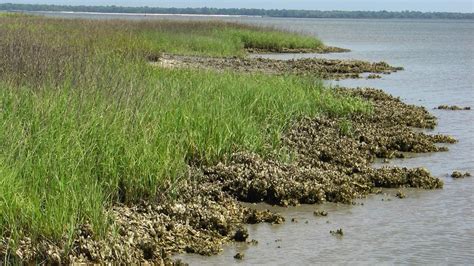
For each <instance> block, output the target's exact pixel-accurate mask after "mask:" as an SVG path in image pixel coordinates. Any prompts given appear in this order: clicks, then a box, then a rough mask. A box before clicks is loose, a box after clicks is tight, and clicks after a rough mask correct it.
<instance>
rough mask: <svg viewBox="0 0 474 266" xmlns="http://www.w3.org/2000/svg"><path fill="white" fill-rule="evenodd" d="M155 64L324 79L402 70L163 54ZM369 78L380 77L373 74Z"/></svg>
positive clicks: (366, 64)
mask: <svg viewBox="0 0 474 266" xmlns="http://www.w3.org/2000/svg"><path fill="white" fill-rule="evenodd" d="M151 59H153V60H151ZM151 59H150V60H151V61H152V64H154V65H157V66H161V67H167V68H173V67H181V68H204V69H213V70H218V71H223V70H232V71H239V72H249V73H254V72H261V73H267V74H278V75H284V74H297V75H312V76H318V77H320V78H323V79H342V78H362V75H361V74H363V73H383V74H390V73H392V72H396V71H398V70H402V69H403V68H401V67H393V66H390V65H389V64H387V63H386V62H375V63H370V62H367V61H360V60H340V59H324V58H303V59H298V60H294V59H292V60H275V59H266V58H239V57H227V58H214V57H196V56H176V55H162V56H161V57H157V58H151ZM370 78H381V76H380V75H370Z"/></svg>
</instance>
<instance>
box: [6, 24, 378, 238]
mask: <svg viewBox="0 0 474 266" xmlns="http://www.w3.org/2000/svg"><path fill="white" fill-rule="evenodd" d="M0 36H2V38H0V110H1V111H0V125H1V130H0V213H1V215H0V234H1V235H0V236H3V237H12V240H13V241H14V242H11V243H10V244H11V245H13V246H14V245H16V244H18V239H19V238H20V237H22V236H29V237H32V239H33V240H34V239H36V238H38V237H40V236H42V237H45V238H47V239H51V240H53V241H55V240H59V239H60V238H61V237H66V239H68V240H69V241H70V240H71V239H72V238H73V237H74V234H75V229H76V228H77V227H78V226H79V225H81V224H83V223H84V222H86V221H89V222H90V223H91V224H92V226H93V227H94V230H95V231H97V232H100V231H102V232H103V230H102V229H104V228H106V227H107V226H109V223H108V222H107V214H106V213H105V212H104V209H107V207H108V206H110V205H111V204H114V203H116V202H126V203H127V202H134V201H137V200H140V199H150V198H152V197H153V196H154V195H156V193H159V192H162V187H163V185H164V184H169V183H171V184H179V182H178V181H179V180H180V179H182V178H184V177H186V169H187V168H186V167H187V165H188V164H189V163H193V164H198V165H199V164H214V163H216V162H218V161H221V160H225V159H226V156H227V155H228V154H230V152H233V151H239V150H246V151H254V152H258V153H260V154H263V155H265V154H267V153H268V152H272V151H275V150H278V149H280V144H279V141H280V136H281V134H282V133H283V132H284V130H285V128H287V126H288V125H289V123H291V122H292V120H293V119H294V118H297V117H300V116H303V115H316V114H320V113H324V114H332V115H336V116H344V115H349V114H351V113H353V112H365V111H367V110H368V109H369V108H370V107H369V106H368V104H366V103H365V102H363V101H361V100H358V99H357V98H350V97H341V96H336V95H335V94H333V93H332V92H331V91H328V90H326V89H324V88H323V87H322V84H321V82H320V81H318V80H314V79H311V78H308V77H306V78H303V77H295V76H283V77H281V76H280V77H274V76H267V75H263V74H237V73H232V72H224V73H217V72H212V71H199V70H185V69H159V68H158V69H157V68H156V67H152V66H150V64H148V58H149V57H150V56H156V55H159V53H162V52H169V53H178V54H197V55H207V56H229V55H237V56H241V55H244V54H245V50H244V48H246V47H252V48H262V47H263V48H265V47H267V46H268V47H292V46H293V47H300V48H310V47H312V46H315V45H321V43H320V42H319V41H318V40H316V39H313V38H310V37H304V36H298V35H295V34H290V33H284V32H280V31H275V30H268V29H258V28H254V27H250V26H242V25H237V24H227V23H220V22H199V23H198V22H167V21H160V22H157V21H146V22H145V21H143V22H130V21H86V20H59V19H57V20H56V19H46V18H38V17H26V16H3V17H0Z"/></svg>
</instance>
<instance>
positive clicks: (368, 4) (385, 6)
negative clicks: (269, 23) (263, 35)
mask: <svg viewBox="0 0 474 266" xmlns="http://www.w3.org/2000/svg"><path fill="white" fill-rule="evenodd" d="M0 3H18V4H56V5H117V6H157V7H217V8H231V7H235V8H264V9H313V10H371V11H378V10H388V11H403V10H415V11H423V12H432V11H437V12H463V13H466V12H467V13H472V12H474V8H473V7H474V0H240V1H230V0H207V1H204V0H187V1H186V0H177V1H169V0H135V1H130V0H96V1H92V0H69V1H64V0H63V1H60V0H0Z"/></svg>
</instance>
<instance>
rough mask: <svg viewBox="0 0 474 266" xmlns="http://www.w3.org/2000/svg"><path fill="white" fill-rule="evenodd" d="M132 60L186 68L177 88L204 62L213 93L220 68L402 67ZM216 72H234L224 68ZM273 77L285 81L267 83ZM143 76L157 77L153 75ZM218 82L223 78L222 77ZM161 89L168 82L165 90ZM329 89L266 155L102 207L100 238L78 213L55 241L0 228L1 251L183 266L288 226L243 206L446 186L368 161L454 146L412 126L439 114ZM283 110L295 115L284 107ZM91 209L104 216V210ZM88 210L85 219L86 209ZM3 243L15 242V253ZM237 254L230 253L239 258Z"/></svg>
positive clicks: (53, 259)
mask: <svg viewBox="0 0 474 266" xmlns="http://www.w3.org/2000/svg"><path fill="white" fill-rule="evenodd" d="M247 52H249V51H247ZM250 52H251V51H250ZM257 52H262V51H257ZM166 60H168V61H166ZM138 62H139V63H140V64H141V65H143V66H144V68H143V69H146V70H149V71H150V75H151V74H153V73H155V72H157V71H156V69H154V68H153V67H150V66H149V65H148V64H152V65H155V67H163V68H173V67H179V68H181V67H185V68H190V69H191V71H181V72H182V73H184V75H183V76H180V77H181V79H176V80H172V81H175V82H176V83H177V84H181V85H182V83H181V81H184V80H186V79H187V78H188V76H190V75H191V74H193V69H194V68H199V69H202V68H204V69H206V70H209V73H212V74H213V75H214V76H211V77H212V78H211V79H210V80H209V83H208V84H207V87H211V88H214V87H212V85H213V84H221V83H218V82H217V80H218V78H219V76H220V75H218V72H220V71H225V72H235V73H253V72H262V73H264V74H269V75H272V74H273V75H277V76H279V75H286V74H288V73H290V74H295V75H301V76H310V77H311V76H318V77H326V78H331V79H340V78H362V77H363V75H365V74H366V73H374V74H370V75H369V76H368V77H367V78H368V79H369V78H377V77H380V76H379V75H377V74H375V73H380V74H389V73H392V72H395V71H398V70H401V69H402V68H400V67H392V66H390V65H388V64H387V63H385V62H378V63H369V62H365V61H359V60H327V59H304V60H289V61H285V62H283V61H281V60H269V59H249V58H238V57H227V58H213V57H190V56H171V55H166V54H164V55H161V56H156V57H155V56H154V57H153V58H147V61H146V62H144V61H143V60H142V59H140V60H139V61H138ZM143 63H144V64H143ZM161 71H162V72H163V73H173V72H174V71H170V70H166V71H165V70H161ZM158 72H160V71H158ZM176 72H178V73H179V72H180V71H176ZM196 73H205V72H204V71H202V72H196ZM160 74H161V73H160ZM223 75H228V76H232V73H231V75H229V73H224V74H223ZM371 75H372V76H371ZM239 76H242V77H243V78H242V79H238V81H237V82H230V83H231V84H237V86H234V87H233V90H232V91H228V92H230V94H232V93H233V92H234V91H238V90H239V89H240V88H242V87H243V86H244V84H243V83H247V82H248V79H247V77H250V75H248V76H247V75H239ZM163 77H164V76H161V78H163ZM257 77H259V81H261V80H264V79H265V78H266V76H265V75H258V76H257ZM280 78H281V79H283V78H285V77H277V78H275V79H280ZM295 78H296V77H295ZM230 80H233V79H230ZM297 80H299V78H298V79H297ZM152 81H153V82H156V80H155V79H154V80H152ZM308 81H313V80H312V79H308ZM221 82H222V84H225V80H223V81H221ZM228 83H229V82H228ZM196 84H197V85H198V86H196ZM260 84H261V83H258V84H257V85H258V86H256V87H253V89H252V91H256V90H258V89H259V88H260V87H261V85H260ZM147 88H148V87H147ZM150 88H151V87H150ZM160 88H163V89H166V86H163V87H160ZM187 88H188V90H192V89H193V88H198V89H199V91H206V90H203V88H204V89H205V88H206V85H205V86H203V87H199V84H198V83H195V85H194V86H191V87H187ZM268 88H269V90H268V92H270V93H268V94H266V98H269V97H270V96H271V95H273V93H275V87H274V86H269V87H268ZM285 88H288V89H289V91H290V94H288V95H287V96H286V97H284V99H288V98H290V97H289V96H291V94H295V93H294V91H295V89H296V88H297V86H296V85H295V84H293V86H292V85H291V84H290V85H289V86H285ZM285 88H284V89H285ZM304 89H305V90H309V89H315V90H318V91H319V90H321V92H320V93H321V95H323V96H324V95H326V94H325V93H326V92H329V90H328V89H324V88H321V87H318V88H316V87H315V88H313V87H309V88H308V87H305V88H304ZM214 90H217V91H221V87H215V88H214ZM164 91H167V90H164ZM178 92H179V93H181V91H178ZM230 94H229V95H230ZM305 95H306V94H305ZM327 95H328V96H324V97H320V96H318V95H312V96H315V98H316V101H313V102H314V105H315V106H318V107H319V108H321V109H324V108H327V106H336V107H335V108H334V109H331V110H335V111H334V112H328V113H326V115H321V114H320V115H316V116H308V115H307V116H303V115H300V116H296V117H294V116H291V118H292V119H293V120H291V121H287V120H285V121H286V122H285V123H286V124H285V125H283V126H282V127H283V128H284V130H281V131H278V135H277V137H278V139H279V140H280V142H278V143H281V144H282V145H281V146H280V145H279V146H278V147H277V148H275V149H271V151H269V153H265V152H263V153H262V154H263V155H259V154H257V152H256V153H251V152H248V151H245V149H244V150H238V152H235V153H233V154H232V155H231V156H230V157H224V159H223V160H221V161H220V162H216V163H212V164H211V163H204V161H193V159H195V158H193V157H192V156H189V158H186V159H187V160H186V161H185V162H186V163H185V164H184V165H183V166H185V167H187V168H185V169H184V170H185V172H186V173H185V174H184V176H180V179H179V180H180V182H178V183H171V182H174V181H173V180H172V179H171V180H168V181H166V183H165V184H160V186H158V187H157V186H154V188H158V189H157V190H158V195H155V194H153V196H152V197H149V198H148V200H143V199H140V198H138V199H137V200H135V201H128V202H129V203H128V204H124V203H119V202H126V201H125V199H124V198H123V199H122V198H120V199H118V200H117V201H110V204H111V205H107V207H106V208H105V209H104V210H103V211H104V213H106V214H107V215H106V216H107V219H108V220H107V222H110V224H111V226H110V227H108V228H107V232H105V235H104V234H102V233H101V232H100V231H99V230H98V229H97V228H94V226H93V223H89V222H90V220H86V221H85V222H84V220H81V222H80V223H78V224H74V226H73V227H71V228H72V230H74V232H71V234H70V235H62V238H60V237H59V238H57V239H53V240H51V238H50V239H48V238H43V237H39V238H38V237H36V236H34V235H32V238H31V239H30V238H29V237H28V236H29V235H28V233H30V232H27V234H26V236H25V237H23V238H22V239H19V242H15V243H13V242H11V241H13V239H14V238H13V237H11V234H9V233H8V232H7V233H6V234H5V235H4V236H3V238H0V254H1V255H2V256H4V257H5V260H7V261H8V260H9V259H10V254H11V255H12V257H13V259H19V261H23V262H38V261H42V262H46V263H51V264H53V263H108V262H109V263H117V262H118V263H137V262H143V263H157V264H182V263H183V262H182V261H174V260H173V257H172V256H173V254H176V253H183V252H187V253H196V254H201V255H213V254H216V253H218V252H220V251H221V250H222V247H223V245H224V244H225V243H229V242H232V241H236V242H246V243H247V244H249V245H253V244H255V241H253V240H252V236H249V234H248V232H247V230H246V227H245V225H246V224H255V223H270V224H280V223H284V222H285V220H284V217H282V216H281V215H279V214H278V213H273V212H271V211H268V210H256V209H254V208H253V207H252V206H250V205H248V204H246V203H260V202H264V203H268V204H272V205H278V206H295V205H300V204H318V203H324V202H335V203H339V202H340V203H344V204H351V203H354V200H356V199H359V198H364V197H366V196H367V195H370V194H377V193H379V191H380V189H382V188H405V187H412V188H419V189H440V188H442V187H443V182H442V181H441V179H440V178H437V177H434V176H432V175H431V174H430V173H429V172H428V171H427V170H426V169H424V168H413V169H408V168H400V167H382V168H375V167H374V165H373V163H374V161H375V160H377V159H383V160H384V161H385V162H386V161H388V160H390V159H392V158H404V157H405V154H406V153H409V154H411V153H428V152H443V151H446V150H447V149H448V148H447V147H446V146H438V145H437V144H438V143H454V142H456V140H455V139H454V138H452V137H449V136H446V135H429V134H427V133H423V132H419V131H418V130H417V128H418V129H433V128H435V126H436V118H435V117H434V116H433V115H431V114H430V113H429V112H428V111H427V109H426V108H423V107H419V106H416V105H410V104H406V103H404V102H402V101H401V100H400V99H399V98H396V97H393V96H390V95H389V94H387V93H385V92H384V91H382V90H376V89H369V88H358V89H349V88H341V87H336V88H334V89H331V91H330V93H328V94H327ZM202 99H204V101H202V100H201V101H199V102H200V103H202V102H206V101H207V99H208V94H205V95H204V97H203V98H202ZM306 99H308V97H306ZM309 99H313V98H312V97H310V98H309ZM338 99H346V100H347V101H354V102H356V103H357V104H360V105H362V106H363V107H364V108H360V105H357V104H354V105H350V108H351V109H350V110H352V111H350V110H349V111H348V112H337V111H338V110H339V109H337V106H339V105H340V104H341V102H342V101H341V100H338ZM333 100H334V101H333ZM362 100H363V101H362ZM359 101H360V102H359ZM365 101H367V102H365ZM237 102H240V101H237ZM331 104H332V105H331ZM338 104H339V105H338ZM216 105H217V104H216ZM178 106H179V105H178ZM231 106H232V105H231ZM268 106H271V105H268ZM268 106H267V108H268ZM159 108H160V107H159ZM234 108H235V107H234ZM341 108H343V107H341ZM252 110H253V109H252ZM284 110H286V109H284ZM257 111H259V110H257ZM286 113H289V114H293V111H292V112H286ZM315 113H318V112H315ZM321 113H322V112H321ZM331 114H334V115H331ZM233 115H234V113H232V114H231V116H233ZM253 115H254V113H252V114H250V115H248V116H253ZM227 119H229V118H227ZM420 131H421V130H420ZM280 134H281V135H280ZM204 147H205V148H206V146H204ZM193 148H194V147H193ZM201 148H202V147H201ZM263 148H265V147H263ZM231 150H232V151H234V149H231ZM258 152H260V150H258ZM112 158H113V157H112ZM196 160H199V158H197V159H196ZM152 162H156V161H154V160H153V161H152ZM118 186H119V187H118V189H119V192H118V194H119V195H118V196H119V197H122V194H121V193H122V189H124V188H123V186H124V185H123V183H119V184H118ZM397 196H398V193H397ZM399 197H400V198H402V197H404V194H403V193H400V196H399ZM243 203H245V204H243ZM101 206H103V205H101ZM98 211H99V212H101V211H102V207H99V208H98ZM87 217H88V218H87V219H89V217H90V216H87ZM286 222H289V221H286ZM58 228H61V226H58ZM341 233H342V230H341ZM12 246H14V247H18V248H15V250H12ZM241 255H242V256H239V257H241V258H242V257H243V254H241ZM13 259H12V260H13Z"/></svg>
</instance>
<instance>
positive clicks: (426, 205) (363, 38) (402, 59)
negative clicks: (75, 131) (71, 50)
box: [49, 14, 474, 265]
mask: <svg viewBox="0 0 474 266" xmlns="http://www.w3.org/2000/svg"><path fill="white" fill-rule="evenodd" d="M49 15H54V14H49ZM58 16H67V17H72V16H75V17H87V18H98V19H104V18H105V19H108V18H117V17H120V18H127V19H149V18H150V17H148V18H146V17H144V16H140V15H137V16H114V15H85V14H80V15H74V14H59V15H58ZM154 19H156V17H155V18H154ZM166 19H199V20H202V19H224V18H205V17H198V18H196V17H189V18H186V17H183V16H180V17H179V18H173V17H169V16H167V17H166ZM226 19H227V20H234V21H235V20H237V21H241V22H245V23H252V24H262V25H269V26H274V27H278V28H285V29H290V30H295V31H299V32H303V33H306V34H312V35H316V36H319V37H320V38H321V39H322V40H324V41H325V43H326V44H328V45H333V46H339V47H344V48H349V49H351V50H352V52H350V53H342V54H330V55H301V54H300V55H289V54H284V55H270V57H272V58H284V59H290V58H298V57H302V56H323V57H327V58H354V59H365V60H370V61H381V60H383V61H386V62H388V63H390V64H391V65H394V66H403V67H404V68H405V70H404V71H400V72H397V73H394V74H391V75H384V76H383V78H382V79H377V80H367V79H359V80H343V81H338V82H330V84H332V85H341V86H348V87H356V86H368V87H377V88H383V89H384V90H385V91H387V92H389V93H391V94H393V95H396V96H400V97H401V98H402V99H403V100H404V101H405V102H408V103H412V104H417V105H423V106H425V107H426V108H428V109H429V110H430V111H431V112H432V113H433V114H434V115H436V116H437V117H438V118H439V120H438V122H439V126H438V127H436V128H435V129H434V130H433V132H435V133H443V134H449V135H452V136H454V137H456V138H457V139H458V140H459V143H457V144H453V145H449V148H450V151H448V152H443V153H433V154H419V155H416V156H414V157H413V158H410V159H401V160H400V159H399V160H392V161H391V162H390V164H391V165H399V166H407V167H420V166H422V167H426V168H427V169H429V170H430V171H431V172H432V173H433V175H435V176H438V177H440V178H442V179H443V180H444V182H445V186H444V189H442V190H433V191H424V190H404V191H405V193H406V194H407V198H404V199H398V198H396V197H395V196H394V195H395V193H396V190H387V191H386V195H373V196H370V197H369V198H367V199H362V200H359V201H358V202H359V203H363V205H361V204H359V205H336V204H323V205H312V206H309V205H306V206H300V207H291V208H280V207H270V206H266V205H258V206H257V207H259V208H271V209H274V210H277V211H279V212H281V213H282V214H284V216H285V217H286V219H287V222H286V223H285V224H283V225H273V226H272V225H268V224H262V225H252V226H249V233H250V238H251V239H256V240H258V242H259V244H258V245H255V246H252V245H245V244H230V245H228V246H226V248H225V250H224V252H223V253H222V254H220V255H217V256H212V257H202V256H198V255H179V256H177V257H179V258H182V259H184V260H185V261H186V262H188V263H190V264H191V265H199V264H211V265H227V264H268V265H275V264H276V265H280V264H281V265H283V264H299V265H301V264H348V263H357V264H375V263H377V264H379V263H384V264H392V263H403V264H431V263H436V264H473V263H474V177H470V178H464V179H460V180H453V179H452V178H450V177H449V176H448V174H449V173H451V172H452V171H453V170H463V171H469V172H471V173H472V174H474V156H473V150H474V110H473V111H442V110H433V108H434V107H436V106H438V105H440V104H448V105H460V106H471V107H473V108H474V45H473V43H474V23H473V22H469V21H443V20H429V21H422V20H350V19H331V20H325V19H275V18H226ZM316 209H324V210H327V211H328V212H329V215H328V216H327V217H315V216H314V215H313V211H314V210H316ZM292 218H296V220H297V221H298V223H293V222H291V219H292ZM306 221H307V223H306ZM328 221H329V222H328ZM338 228H342V229H343V231H344V236H343V237H341V238H338V237H334V236H332V235H331V234H329V231H330V230H336V229H338ZM236 252H244V253H245V258H244V259H243V260H242V261H237V260H235V259H234V258H233V256H234V255H235V253H236Z"/></svg>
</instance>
